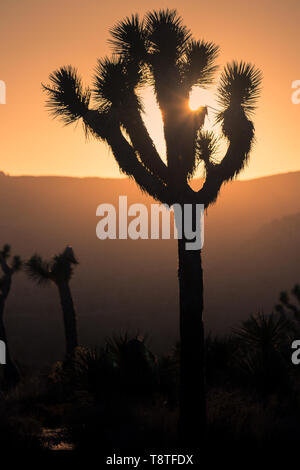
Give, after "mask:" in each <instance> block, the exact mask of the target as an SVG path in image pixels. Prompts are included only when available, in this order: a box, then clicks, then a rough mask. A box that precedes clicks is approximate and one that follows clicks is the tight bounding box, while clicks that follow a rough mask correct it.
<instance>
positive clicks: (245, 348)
mask: <svg viewBox="0 0 300 470" xmlns="http://www.w3.org/2000/svg"><path fill="white" fill-rule="evenodd" d="M289 331H290V323H289V321H288V320H287V319H285V318H284V317H283V316H280V315H278V314H275V313H271V314H270V315H265V314H264V313H263V312H258V313H257V314H256V315H250V317H249V318H248V319H247V320H245V321H244V322H243V323H242V325H241V326H240V327H239V328H236V329H235V330H234V334H235V337H236V338H237V339H238V340H239V341H240V344H241V347H240V350H238V351H237V352H236V364H237V365H238V369H239V371H240V373H241V375H242V376H244V377H247V378H248V379H250V381H251V382H252V385H253V386H254V387H255V388H256V389H257V390H258V391H259V392H260V393H261V394H262V396H263V398H266V396H267V394H268V392H269V391H272V390H273V389H274V388H276V389H279V388H280V387H283V385H284V384H286V383H287V370H288V367H287V362H286V359H287V357H288V359H289V356H286V349H287V346H289Z"/></svg>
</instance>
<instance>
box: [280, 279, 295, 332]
mask: <svg viewBox="0 0 300 470" xmlns="http://www.w3.org/2000/svg"><path fill="white" fill-rule="evenodd" d="M291 296H292V298H293V300H291ZM291 296H290V295H289V294H288V293H287V292H285V291H283V292H281V293H280V296H279V302H280V303H279V304H277V305H276V306H275V309H276V310H277V312H279V313H280V314H281V315H282V316H283V317H284V318H286V319H288V320H289V323H290V327H291V330H292V331H293V332H294V333H296V334H299V333H300V286H299V284H296V285H295V286H294V287H293V289H292V290H291Z"/></svg>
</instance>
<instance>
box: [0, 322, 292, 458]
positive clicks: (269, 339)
mask: <svg viewBox="0 0 300 470" xmlns="http://www.w3.org/2000/svg"><path fill="white" fill-rule="evenodd" d="M290 341H291V337H290V327H289V322H287V321H286V319H284V318H282V316H281V315H280V314H279V313H272V314H270V315H265V314H263V313H258V314H257V315H251V316H250V317H249V318H248V319H247V320H246V321H244V322H242V323H241V325H240V326H238V327H237V328H235V329H234V330H233V331H232V333H231V334H230V335H228V336H226V337H212V336H211V335H208V336H207V337H206V340H205V352H206V361H205V375H206V381H207V402H208V433H207V438H206V448H207V449H209V448H210V446H211V447H212V448H213V446H215V445H216V444H218V446H220V447H219V448H220V449H221V448H222V446H225V445H226V446H227V447H228V445H231V444H232V445H239V446H243V445H249V442H251V446H252V447H251V448H252V449H253V450H254V449H259V448H260V447H262V446H268V445H271V444H272V445H274V443H276V442H278V443H279V442H280V445H281V446H282V448H284V446H285V444H287V443H288V442H293V441H294V442H298V443H299V440H300V439H299V433H298V432H297V426H298V424H297V423H298V420H299V417H300V400H299V386H300V382H299V375H297V374H296V371H295V366H293V364H292V363H291V349H290V346H291V343H290ZM179 358H180V343H177V344H176V346H175V347H174V349H173V350H172V351H171V352H170V354H168V355H161V356H157V355H155V354H154V353H153V352H152V351H151V348H150V347H149V345H148V344H147V340H146V339H145V338H143V337H141V336H132V335H130V334H128V333H125V334H121V335H119V336H114V337H112V338H108V339H107V340H106V341H105V342H104V344H103V345H101V346H99V347H97V348H87V347H83V346H79V347H77V348H76V349H75V350H74V351H73V355H72V356H69V357H67V358H66V359H65V360H63V361H60V362H57V363H55V364H53V365H52V366H51V368H50V369H49V368H45V369H44V370H41V371H30V370H28V369H27V371H26V370H24V371H23V374H22V380H21V382H20V383H19V384H18V385H17V387H16V388H15V389H14V390H10V391H8V392H6V393H3V394H2V395H1V397H0V414H1V430H3V432H5V436H6V437H5V439H6V441H5V442H6V446H7V447H8V448H17V449H26V450H27V449H34V450H41V449H43V450H47V449H48V450H49V449H50V450H51V449H73V450H77V451H84V452H93V451H95V450H96V452H97V453H98V455H99V456H101V455H108V453H109V452H110V451H114V449H118V450H119V451H120V452H122V451H128V450H129V449H130V450H132V451H137V450H139V451H140V452H141V451H143V452H144V451H145V450H147V449H149V450H151V451H154V450H165V449H168V450H170V449H174V450H175V449H177V451H178V448H180V447H178V445H179V443H178V437H177V434H176V432H175V430H176V422H177V419H178V409H179V397H180V374H179V360H180V359H179Z"/></svg>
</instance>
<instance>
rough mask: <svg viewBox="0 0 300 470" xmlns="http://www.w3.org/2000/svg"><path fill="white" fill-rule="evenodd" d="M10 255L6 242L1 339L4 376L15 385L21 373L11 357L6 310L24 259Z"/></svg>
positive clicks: (0, 261) (0, 254)
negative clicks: (5, 321) (15, 278)
mask: <svg viewBox="0 0 300 470" xmlns="http://www.w3.org/2000/svg"><path fill="white" fill-rule="evenodd" d="M10 257H11V247H10V245H8V244H5V245H4V246H3V248H2V250H0V266H1V269H2V272H3V275H2V277H1V278H0V340H1V341H4V343H5V345H6V365H5V367H4V378H5V379H6V382H7V383H8V384H11V385H14V384H15V383H17V382H18V380H19V378H20V374H19V371H18V369H17V367H16V365H15V364H14V362H13V360H12V357H11V353H10V348H9V345H8V338H7V335H6V329H5V324H4V311H5V304H6V301H7V298H8V295H9V293H10V289H11V285H12V279H13V275H14V274H15V273H17V272H19V271H20V270H21V268H22V260H21V258H20V256H18V255H16V256H13V258H12V260H11V262H10V261H9V258H10Z"/></svg>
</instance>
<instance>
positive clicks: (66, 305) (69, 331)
mask: <svg viewBox="0 0 300 470" xmlns="http://www.w3.org/2000/svg"><path fill="white" fill-rule="evenodd" d="M58 290H59V296H60V302H61V306H62V310H63V317H64V328H65V338H66V354H67V356H69V355H71V354H72V353H73V351H74V349H75V348H76V347H77V346H78V337H77V322H76V313H75V308H74V304H73V299H72V294H71V290H70V286H69V284H68V282H61V283H59V284H58Z"/></svg>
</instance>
